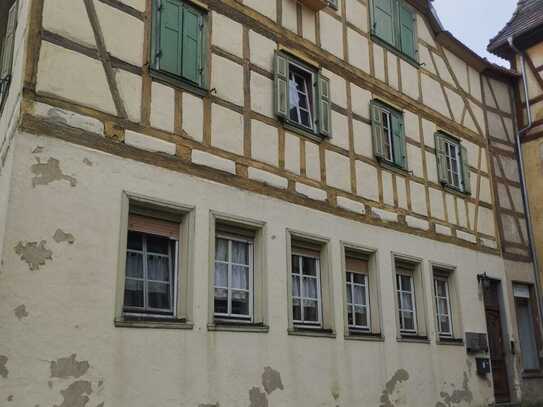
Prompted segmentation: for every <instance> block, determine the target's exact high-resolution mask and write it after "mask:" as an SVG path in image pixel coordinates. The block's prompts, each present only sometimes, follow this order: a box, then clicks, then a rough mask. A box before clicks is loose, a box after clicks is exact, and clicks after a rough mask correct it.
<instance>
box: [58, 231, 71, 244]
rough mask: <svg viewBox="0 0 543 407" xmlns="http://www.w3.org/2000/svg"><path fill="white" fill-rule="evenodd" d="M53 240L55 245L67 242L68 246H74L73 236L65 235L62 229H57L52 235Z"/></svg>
mask: <svg viewBox="0 0 543 407" xmlns="http://www.w3.org/2000/svg"><path fill="white" fill-rule="evenodd" d="M53 239H54V240H55V242H57V243H62V242H68V243H69V244H74V242H75V237H74V235H72V234H71V233H66V232H64V231H63V230H62V229H57V231H56V232H55V234H54V235H53Z"/></svg>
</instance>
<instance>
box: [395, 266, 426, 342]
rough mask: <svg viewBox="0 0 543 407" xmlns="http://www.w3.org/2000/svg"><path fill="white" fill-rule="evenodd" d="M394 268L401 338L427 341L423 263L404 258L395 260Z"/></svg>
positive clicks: (398, 325)
mask: <svg viewBox="0 0 543 407" xmlns="http://www.w3.org/2000/svg"><path fill="white" fill-rule="evenodd" d="M394 266H395V273H394V285H395V290H396V296H395V297H396V298H395V300H396V307H397V323H398V324H397V327H398V332H399V337H400V338H401V339H403V338H405V339H408V340H424V341H427V340H428V336H427V330H426V317H425V309H426V306H425V296H424V292H425V290H424V285H423V278H422V263H420V260H418V259H412V258H410V257H404V256H402V257H396V258H395V260H394Z"/></svg>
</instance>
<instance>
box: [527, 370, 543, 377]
mask: <svg viewBox="0 0 543 407" xmlns="http://www.w3.org/2000/svg"><path fill="white" fill-rule="evenodd" d="M522 378H523V379H541V378H543V371H541V370H525V371H523V372H522Z"/></svg>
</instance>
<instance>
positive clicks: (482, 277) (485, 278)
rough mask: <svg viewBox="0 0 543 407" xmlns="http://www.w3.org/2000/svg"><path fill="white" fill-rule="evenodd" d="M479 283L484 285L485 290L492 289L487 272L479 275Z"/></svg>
mask: <svg viewBox="0 0 543 407" xmlns="http://www.w3.org/2000/svg"><path fill="white" fill-rule="evenodd" d="M477 281H478V282H479V284H482V285H483V287H484V288H488V287H490V277H488V275H487V274H486V271H485V272H484V273H482V274H477Z"/></svg>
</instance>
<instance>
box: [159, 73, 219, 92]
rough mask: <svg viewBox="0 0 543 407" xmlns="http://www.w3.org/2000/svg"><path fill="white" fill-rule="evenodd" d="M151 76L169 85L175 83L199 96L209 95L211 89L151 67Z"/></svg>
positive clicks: (174, 84) (176, 85)
mask: <svg viewBox="0 0 543 407" xmlns="http://www.w3.org/2000/svg"><path fill="white" fill-rule="evenodd" d="M150 75H151V78H153V79H156V80H158V81H160V82H163V83H166V84H168V85H173V86H175V87H178V88H181V89H183V90H186V91H188V92H190V93H192V94H194V95H197V96H208V95H209V90H208V89H205V88H202V87H199V86H197V85H194V84H192V83H190V82H188V81H186V80H184V79H183V78H179V77H175V76H172V75H168V74H165V73H163V72H160V71H157V70H154V69H151V70H150Z"/></svg>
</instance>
